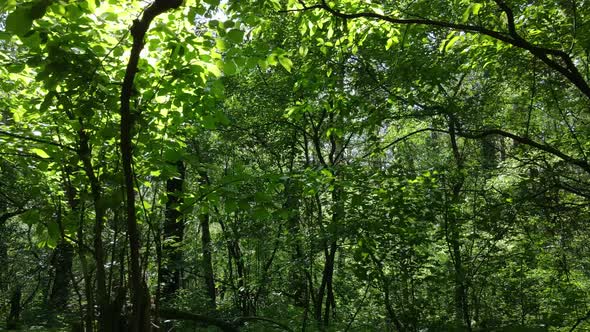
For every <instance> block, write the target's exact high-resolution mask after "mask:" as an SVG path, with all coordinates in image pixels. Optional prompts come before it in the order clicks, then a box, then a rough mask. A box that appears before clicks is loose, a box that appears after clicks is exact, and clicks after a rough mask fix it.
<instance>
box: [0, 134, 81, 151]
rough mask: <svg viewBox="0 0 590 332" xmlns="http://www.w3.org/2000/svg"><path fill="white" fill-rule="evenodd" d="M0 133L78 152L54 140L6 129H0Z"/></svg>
mask: <svg viewBox="0 0 590 332" xmlns="http://www.w3.org/2000/svg"><path fill="white" fill-rule="evenodd" d="M0 135H3V136H8V137H12V138H18V139H22V140H25V141H31V142H37V143H42V144H47V145H53V146H57V147H59V148H62V149H66V150H69V151H72V152H78V151H77V150H76V149H75V148H73V147H71V146H67V145H63V144H60V143H57V142H53V141H47V140H44V139H41V138H35V137H30V136H24V135H19V134H14V133H11V132H8V131H4V130H0Z"/></svg>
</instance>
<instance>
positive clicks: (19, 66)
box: [6, 63, 25, 73]
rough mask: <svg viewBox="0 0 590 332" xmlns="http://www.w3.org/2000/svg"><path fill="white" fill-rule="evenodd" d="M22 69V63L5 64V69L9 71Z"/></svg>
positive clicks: (23, 65) (13, 71)
mask: <svg viewBox="0 0 590 332" xmlns="http://www.w3.org/2000/svg"><path fill="white" fill-rule="evenodd" d="M24 69H25V64H24V63H13V64H10V65H8V66H6V70H8V72H9V73H20V72H21V71H23V70H24Z"/></svg>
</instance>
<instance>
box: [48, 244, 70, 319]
mask: <svg viewBox="0 0 590 332" xmlns="http://www.w3.org/2000/svg"><path fill="white" fill-rule="evenodd" d="M73 257H74V248H73V247H72V245H71V244H69V243H68V242H67V241H65V240H62V241H61V242H60V243H59V244H58V245H57V247H56V248H55V252H54V259H53V261H52V262H51V265H52V266H53V269H54V276H53V282H52V287H51V293H50V294H49V308H50V309H51V310H53V311H55V312H58V313H63V312H65V311H66V310H67V306H68V300H69V296H70V279H71V278H70V274H71V272H72V260H73Z"/></svg>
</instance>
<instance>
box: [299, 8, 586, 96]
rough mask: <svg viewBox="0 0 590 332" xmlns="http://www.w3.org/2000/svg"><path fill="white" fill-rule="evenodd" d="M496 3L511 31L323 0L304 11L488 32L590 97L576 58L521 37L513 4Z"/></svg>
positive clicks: (402, 23) (477, 32)
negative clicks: (347, 9) (344, 8)
mask: <svg viewBox="0 0 590 332" xmlns="http://www.w3.org/2000/svg"><path fill="white" fill-rule="evenodd" d="M495 1H496V3H497V4H498V5H499V6H500V9H502V11H503V12H504V13H506V15H507V18H508V33H505V32H500V31H496V30H492V29H488V28H485V27H483V26H478V25H470V24H461V23H453V22H445V21H437V20H431V19H423V18H396V17H392V16H388V15H381V14H377V13H374V12H360V13H344V12H341V11H339V10H337V9H334V8H332V7H330V6H329V5H328V3H327V2H326V0H321V2H320V3H319V4H316V5H313V6H307V5H306V4H305V3H304V2H303V1H300V4H302V6H303V8H302V9H301V11H307V10H313V9H323V10H325V11H327V12H329V13H330V14H332V15H334V16H336V17H340V18H343V19H357V18H366V19H375V20H380V21H385V22H389V23H392V24H400V25H424V26H431V27H438V28H447V29H452V30H457V31H463V32H466V33H476V34H481V35H486V36H488V37H491V38H493V39H496V40H499V41H502V42H505V43H507V44H510V45H512V46H514V47H517V48H520V49H523V50H526V51H528V52H529V53H531V54H532V55H533V56H534V57H536V58H537V59H539V60H541V61H543V62H544V63H545V64H546V65H547V66H549V67H550V68H552V69H554V70H555V71H557V72H559V73H560V74H561V75H563V76H564V77H566V78H567V79H568V80H569V81H570V82H571V83H572V84H574V85H575V86H576V88H578V90H580V92H582V93H583V94H584V95H585V96H586V97H587V98H590V86H589V85H588V82H586V80H585V79H584V77H583V76H582V74H580V72H579V70H578V68H577V67H576V66H575V64H574V62H573V61H572V59H571V57H570V56H569V55H568V54H567V53H565V52H564V51H562V50H557V49H552V48H546V47H542V46H538V45H534V44H532V43H531V42H529V41H527V40H525V39H523V38H522V37H520V36H519V35H518V34H517V32H516V25H515V21H514V14H513V12H512V10H511V9H510V7H508V6H507V5H506V4H505V3H504V2H503V1H502V0H495ZM550 56H551V57H557V58H558V59H561V61H563V63H564V65H562V64H560V63H559V62H558V61H557V60H556V59H553V58H550Z"/></svg>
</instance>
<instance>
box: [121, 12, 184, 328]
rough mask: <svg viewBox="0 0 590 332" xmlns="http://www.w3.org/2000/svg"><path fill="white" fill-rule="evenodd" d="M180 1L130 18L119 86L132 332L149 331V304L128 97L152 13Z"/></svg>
mask: <svg viewBox="0 0 590 332" xmlns="http://www.w3.org/2000/svg"><path fill="white" fill-rule="evenodd" d="M181 4H182V0H156V1H155V2H154V3H152V4H151V5H149V6H148V7H147V8H146V9H145V11H144V13H143V15H142V17H141V19H140V20H135V21H133V25H132V26H131V29H130V32H131V36H132V37H133V45H132V47H131V54H130V56H129V62H128V63H127V68H126V69H125V78H124V79H123V86H122V88H121V110H120V114H121V122H120V129H121V143H120V144H121V157H122V161H123V162H122V164H123V174H124V177H125V192H126V196H127V207H126V212H127V233H128V236H129V247H130V248H129V249H130V258H131V263H130V265H131V268H130V279H131V280H130V283H131V288H132V291H133V299H132V300H133V301H132V303H133V316H132V322H131V329H132V331H140V330H149V328H150V327H149V324H150V322H149V311H148V308H149V303H148V291H147V287H146V286H145V283H144V280H143V276H142V273H141V266H140V255H139V248H140V239H139V231H138V229H137V228H138V227H137V219H136V216H135V192H134V186H133V170H132V167H131V164H132V162H133V145H132V131H133V125H134V118H133V116H132V114H131V109H130V100H131V95H132V92H133V81H134V79H135V74H136V73H137V67H138V64H139V55H140V53H141V50H142V49H143V46H144V38H145V35H146V33H147V31H148V29H149V27H150V24H151V22H152V21H153V19H154V18H156V16H158V15H160V14H162V13H164V12H166V11H168V10H171V9H176V8H178V7H180V5H181Z"/></svg>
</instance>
